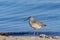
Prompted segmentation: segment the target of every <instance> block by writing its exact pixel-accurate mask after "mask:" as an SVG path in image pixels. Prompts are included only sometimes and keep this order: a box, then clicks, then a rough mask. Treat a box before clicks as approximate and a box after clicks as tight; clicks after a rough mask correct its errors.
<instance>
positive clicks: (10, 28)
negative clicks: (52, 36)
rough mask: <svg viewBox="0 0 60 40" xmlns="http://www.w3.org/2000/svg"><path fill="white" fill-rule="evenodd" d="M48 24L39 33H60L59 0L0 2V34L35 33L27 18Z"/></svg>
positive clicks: (10, 0) (4, 0)
mask: <svg viewBox="0 0 60 40" xmlns="http://www.w3.org/2000/svg"><path fill="white" fill-rule="evenodd" d="M29 16H32V17H33V18H34V19H36V20H38V21H41V22H43V23H44V24H46V25H47V26H46V27H43V28H41V29H38V30H37V31H39V32H60V1H59V0H50V1H48V0H0V32H33V31H34V29H33V28H31V27H30V26H29V22H28V21H24V20H25V19H26V18H27V17H29Z"/></svg>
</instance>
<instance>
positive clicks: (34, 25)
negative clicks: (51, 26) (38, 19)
mask: <svg viewBox="0 0 60 40" xmlns="http://www.w3.org/2000/svg"><path fill="white" fill-rule="evenodd" d="M31 26H32V27H33V28H35V29H38V28H41V26H39V25H38V24H32V25H31Z"/></svg>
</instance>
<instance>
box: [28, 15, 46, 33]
mask: <svg viewBox="0 0 60 40" xmlns="http://www.w3.org/2000/svg"><path fill="white" fill-rule="evenodd" d="M27 20H29V25H30V26H31V27H32V28H33V29H35V31H36V30H37V29H39V28H42V27H43V26H46V25H45V24H43V23H42V22H40V21H37V20H34V19H33V18H32V16H29V17H28V18H27ZM34 34H35V32H34Z"/></svg>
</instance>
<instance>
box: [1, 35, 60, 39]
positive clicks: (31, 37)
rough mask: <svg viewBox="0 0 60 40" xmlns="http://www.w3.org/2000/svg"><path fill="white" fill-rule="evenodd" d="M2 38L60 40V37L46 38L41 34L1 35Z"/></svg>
mask: <svg viewBox="0 0 60 40" xmlns="http://www.w3.org/2000/svg"><path fill="white" fill-rule="evenodd" d="M0 40H60V37H57V38H45V37H39V36H0Z"/></svg>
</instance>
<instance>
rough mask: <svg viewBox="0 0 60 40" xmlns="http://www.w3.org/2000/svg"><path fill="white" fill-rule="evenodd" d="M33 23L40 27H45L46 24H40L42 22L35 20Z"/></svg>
mask: <svg viewBox="0 0 60 40" xmlns="http://www.w3.org/2000/svg"><path fill="white" fill-rule="evenodd" d="M33 23H36V24H39V25H40V26H45V24H43V23H42V22H40V21H36V20H34V21H33Z"/></svg>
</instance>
